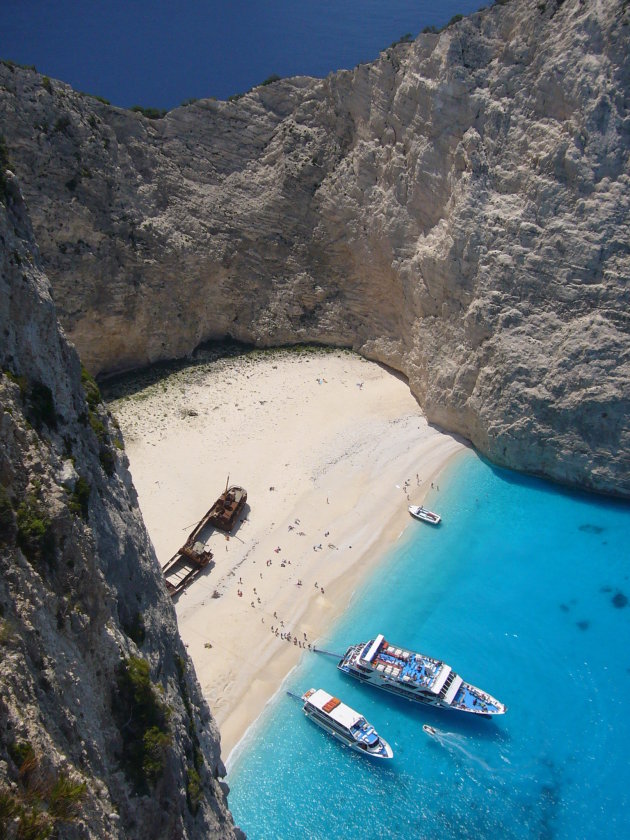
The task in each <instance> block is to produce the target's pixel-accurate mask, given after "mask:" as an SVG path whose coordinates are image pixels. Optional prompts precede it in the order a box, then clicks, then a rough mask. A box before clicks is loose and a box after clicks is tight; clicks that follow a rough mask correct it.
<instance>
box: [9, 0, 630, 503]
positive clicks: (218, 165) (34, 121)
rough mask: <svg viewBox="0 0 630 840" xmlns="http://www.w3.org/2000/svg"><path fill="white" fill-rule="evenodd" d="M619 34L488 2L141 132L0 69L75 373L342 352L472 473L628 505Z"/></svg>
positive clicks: (577, 8) (598, 11) (621, 27)
mask: <svg viewBox="0 0 630 840" xmlns="http://www.w3.org/2000/svg"><path fill="white" fill-rule="evenodd" d="M629 36H630V8H629V7H628V4H627V3H624V2H620V1H618V0H565V2H562V3H561V2H558V0H548V2H546V3H539V2H536V0H518V2H517V0H512V2H507V3H504V4H501V5H496V6H494V7H493V8H491V9H488V10H486V11H483V12H480V13H477V14H474V15H472V16H470V17H468V18H466V19H464V20H462V21H460V22H458V23H456V24H454V25H452V26H450V27H448V28H447V29H446V30H445V31H443V32H442V33H440V34H438V35H432V34H427V35H422V36H420V37H419V38H418V39H417V40H416V41H415V42H413V43H411V44H401V45H399V46H397V47H395V48H390V49H388V50H386V51H385V52H383V53H382V54H381V56H380V57H379V58H378V60H377V61H375V62H374V63H372V64H366V65H360V66H359V67H357V68H355V69H354V70H352V71H343V72H340V73H336V74H334V75H331V76H329V77H328V78H326V79H324V80H317V79H310V78H294V79H288V80H285V81H281V82H277V83H275V84H271V85H267V86H262V87H259V88H256V89H255V90H253V91H252V92H251V93H249V94H247V95H245V96H243V97H242V98H240V99H239V100H238V101H235V102H217V101H214V100H202V101H199V102H197V103H195V104H193V105H190V106H187V107H182V108H178V109H175V110H174V111H171V112H170V113H169V114H168V115H167V116H166V117H165V118H164V119H161V120H154V121H152V120H148V119H146V118H144V117H142V116H141V115H139V114H134V113H130V112H128V111H124V110H122V109H118V108H113V107H108V106H107V105H104V104H102V103H100V102H98V101H97V100H95V99H94V98H91V97H89V96H86V95H82V94H78V93H76V92H74V91H72V90H71V89H70V88H69V87H68V86H66V85H64V84H62V83H60V82H56V81H53V82H51V83H50V84H44V82H43V80H42V77H41V76H38V75H37V74H36V73H32V72H27V71H20V70H17V69H14V70H11V69H10V68H8V67H0V84H1V85H2V87H0V121H1V124H2V128H1V131H2V132H3V133H4V134H5V136H6V139H7V145H8V147H9V151H10V154H11V158H12V160H13V162H14V166H15V169H16V171H17V172H18V174H19V176H20V178H21V179H22V181H23V183H24V189H25V193H26V196H27V200H28V203H29V207H30V211H31V214H32V217H33V223H34V227H35V231H36V236H37V239H38V243H39V246H40V249H41V253H42V259H43V262H44V265H45V267H46V270H47V272H48V274H49V276H50V278H51V282H52V284H53V288H54V297H55V300H56V302H57V305H58V308H59V313H60V317H61V320H62V322H63V324H64V326H65V329H66V330H67V332H68V334H69V336H70V337H71V339H72V340H73V341H74V342H75V343H76V345H77V347H78V349H79V352H80V354H81V357H82V359H83V360H84V362H85V364H86V365H87V366H88V367H89V368H90V369H91V370H92V371H93V372H95V373H98V372H107V371H113V370H118V369H123V368H129V367H134V366H140V365H144V364H147V363H150V362H152V361H155V360H157V359H163V358H169V357H174V356H181V355H185V354H187V353H189V352H190V351H192V349H193V348H194V347H195V346H196V345H197V344H198V343H200V342H201V341H204V340H207V339H211V338H222V337H225V336H232V337H235V338H237V339H241V340H243V341H247V342H252V343H254V344H257V345H260V346H270V345H276V344H281V343H287V342H296V341H316V342H324V343H332V344H338V345H344V346H351V347H353V348H355V349H357V350H358V351H359V352H361V353H363V354H364V355H366V356H367V357H369V358H372V359H377V360H379V361H382V362H384V363H386V364H388V365H391V366H392V367H394V368H396V369H397V370H400V371H402V372H403V373H404V374H405V375H406V376H407V377H408V378H409V383H410V387H411V389H412V391H413V393H414V394H415V395H416V396H417V398H418V400H419V401H420V403H421V405H422V407H423V409H424V410H425V412H426V414H427V416H428V418H429V419H430V420H431V421H433V422H435V423H437V424H440V425H442V426H444V427H446V428H448V429H451V430H454V431H457V432H460V433H462V434H463V435H465V436H466V437H468V438H470V439H471V440H472V441H473V443H474V444H475V445H476V446H477V447H478V448H479V449H480V450H481V451H482V452H484V453H486V454H488V455H489V456H490V458H492V459H493V460H494V461H496V462H498V463H501V464H507V465H510V466H513V467H516V468H518V469H522V470H527V471H531V472H537V473H541V474H543V475H547V476H549V477H552V478H554V479H557V480H559V481H562V482H566V483H569V484H578V485H582V486H585V487H590V488H593V489H597V490H600V491H603V492H611V493H619V494H623V495H628V494H630V463H629V459H628V455H627V453H628V451H630V434H629V431H628V420H627V418H628V416H629V413H630V412H629V409H630V393H629V391H630V385H629V383H630V362H629V358H628V357H629V341H628V314H627V313H628V277H629V275H630V270H629V269H630V256H629V248H628V242H629V241H630V236H629V230H628V218H629V217H630V213H629V197H630V190H629V172H630V167H629V166H628V149H629V141H630V115H629V113H628V90H630V73H629V68H628V53H629V50H628V47H629V45H630V37H629Z"/></svg>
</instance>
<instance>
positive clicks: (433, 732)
mask: <svg viewBox="0 0 630 840" xmlns="http://www.w3.org/2000/svg"><path fill="white" fill-rule="evenodd" d="M422 731H423V732H426V733H427V735H431V737H432V738H435V736H436V735H437V730H436V729H435V727H433V726H429V724H428V723H423V724H422Z"/></svg>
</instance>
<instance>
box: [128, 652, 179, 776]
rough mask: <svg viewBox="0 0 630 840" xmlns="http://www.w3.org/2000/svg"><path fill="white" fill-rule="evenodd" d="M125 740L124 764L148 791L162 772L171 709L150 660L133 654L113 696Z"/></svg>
mask: <svg viewBox="0 0 630 840" xmlns="http://www.w3.org/2000/svg"><path fill="white" fill-rule="evenodd" d="M113 709H114V713H115V715H116V718H117V721H118V724H119V727H120V732H121V735H122V742H123V755H122V760H123V767H124V769H125V772H126V774H127V776H128V777H129V779H130V780H131V781H132V782H133V783H134V784H135V785H136V787H137V789H138V790H145V789H146V788H147V786H148V785H151V784H153V783H154V782H156V781H157V779H158V778H159V777H160V775H161V774H162V772H163V770H164V767H165V766H166V755H167V752H168V748H169V746H170V744H171V740H172V736H171V733H170V731H169V723H168V722H169V719H170V716H171V710H170V709H169V707H168V706H167V704H166V703H165V702H164V701H163V700H162V698H161V696H160V689H159V688H158V686H156V685H155V684H154V683H153V682H151V677H150V672H149V663H148V662H147V661H146V660H145V659H143V658H142V657H139V656H131V657H129V658H128V659H126V660H124V662H123V663H122V665H121V667H120V670H119V674H118V680H117V691H116V695H115V697H114V698H113Z"/></svg>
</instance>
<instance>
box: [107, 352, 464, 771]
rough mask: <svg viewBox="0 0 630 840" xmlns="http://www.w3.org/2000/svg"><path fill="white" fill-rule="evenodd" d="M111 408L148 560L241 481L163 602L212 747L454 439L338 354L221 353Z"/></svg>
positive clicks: (397, 519) (403, 394) (373, 368)
mask: <svg viewBox="0 0 630 840" xmlns="http://www.w3.org/2000/svg"><path fill="white" fill-rule="evenodd" d="M111 408H112V411H113V413H114V415H115V416H116V418H117V420H118V422H119V423H120V426H121V429H122V431H123V434H124V436H125V444H126V450H127V454H128V456H129V460H130V464H131V472H132V475H133V480H134V483H135V486H136V488H137V491H138V495H139V500H140V506H141V509H142V512H143V515H144V519H145V522H146V525H147V528H148V530H149V534H150V535H151V538H152V540H153V543H154V545H155V549H156V552H157V555H158V559H159V561H160V563H161V564H164V563H165V562H166V561H167V560H168V559H169V558H170V557H171V556H172V555H173V554H174V553H175V552H176V551H177V549H178V548H179V547H180V546H181V545H182V544H183V543H184V542H185V540H186V537H187V535H188V533H189V532H190V531H191V530H192V528H193V527H194V525H195V524H196V523H197V522H198V520H199V519H201V517H202V516H203V514H204V513H205V512H206V511H207V510H208V508H209V507H210V506H211V505H212V503H213V502H214V500H215V499H216V498H217V497H218V496H219V495H220V493H221V492H222V491H223V490H224V488H225V485H226V480H227V478H228V476H229V482H230V484H238V485H241V486H243V487H245V488H246V490H247V493H248V504H247V506H246V508H245V510H244V512H243V519H242V521H241V523H240V524H239V525H238V526H237V529H236V530H235V532H234V533H233V535H232V536H231V537H230V538H229V539H228V538H226V537H225V536H224V535H222V534H219V533H218V532H217V533H215V534H214V535H213V536H212V537H211V541H210V545H211V548H212V550H213V552H214V562H215V565H214V567H212V568H208V569H206V570H205V571H204V573H202V575H201V576H200V577H199V578H198V579H197V580H196V581H194V582H193V583H192V584H191V586H190V587H189V588H188V589H187V590H186V591H185V592H184V593H183V594H182V595H181V596H179V598H178V599H177V601H176V610H177V616H178V621H179V628H180V632H181V635H182V638H183V640H184V642H185V644H186V645H187V648H188V652H189V653H190V656H191V657H192V659H193V662H194V664H195V668H196V670H197V675H198V677H199V681H200V683H201V687H202V689H203V692H204V695H205V697H206V699H207V700H208V703H209V705H210V708H211V709H212V712H213V714H214V715H215V717H216V719H217V722H218V724H219V728H220V731H221V738H222V752H223V755H224V756H227V755H229V753H230V752H231V750H232V749H233V748H234V746H235V745H236V744H237V743H238V741H239V740H240V738H241V737H242V736H243V735H244V733H245V731H246V730H247V728H248V727H249V726H250V724H251V723H252V722H253V721H254V720H255V719H256V718H257V717H258V715H259V714H260V712H261V711H262V709H263V708H264V706H265V704H266V702H267V701H268V700H269V698H270V697H271V696H272V695H273V694H274V693H275V692H276V691H277V689H278V687H279V686H280V684H281V682H282V679H283V677H284V676H285V675H286V674H287V673H288V671H289V670H290V669H291V668H292V667H293V666H294V665H295V664H296V662H297V661H298V659H299V657H300V656H301V655H303V654H304V651H305V650H306V651H307V655H308V645H309V644H311V645H312V644H313V643H315V642H316V640H317V639H318V637H325V636H326V635H327V630H328V628H329V626H330V624H331V622H333V621H334V620H335V618H336V617H337V616H338V615H339V614H340V613H342V612H343V610H344V609H345V608H346V606H347V605H348V603H349V600H350V598H351V596H352V593H353V591H354V589H355V588H356V586H357V583H358V581H359V580H360V579H362V578H364V576H365V575H366V574H368V573H369V570H370V569H371V568H372V567H373V565H374V564H375V563H376V562H378V559H379V558H380V557H382V555H383V554H384V553H385V551H387V549H388V548H390V547H391V545H392V543H393V542H394V541H395V540H396V538H397V537H398V536H399V534H400V533H401V531H402V530H403V528H404V527H405V526H406V525H407V524H408V523H409V514H408V512H407V505H408V503H409V501H411V502H412V503H419V502H420V501H422V499H423V498H424V496H425V494H426V492H427V489H429V488H430V486H431V482H435V479H436V476H437V474H438V473H439V471H440V470H441V469H442V468H443V466H444V465H445V463H446V462H447V461H448V460H449V459H450V458H451V457H452V456H453V455H454V454H455V453H457V452H459V451H460V450H461V449H462V448H463V444H462V443H461V442H459V441H457V440H455V439H454V438H453V437H451V436H450V435H446V434H442V433H440V432H438V431H436V430H435V429H432V428H430V427H429V426H428V425H427V423H426V421H425V419H424V417H423V415H422V412H421V410H420V408H419V407H418V405H417V403H416V401H415V399H414V398H413V397H412V395H411V393H410V392H409V388H408V386H407V384H406V383H405V382H404V381H403V380H402V378H400V377H398V376H396V375H394V374H393V373H391V372H390V371H387V370H386V369H385V368H383V367H381V366H380V365H377V364H374V363H371V362H367V361H365V360H364V359H361V358H360V357H358V356H356V355H354V354H351V353H349V352H344V351H335V352H323V351H322V352H320V351H313V352H308V353H305V352H296V351H274V352H271V351H270V352H265V353H256V354H253V355H251V356H250V355H247V356H241V357H237V358H233V359H224V360H220V361H218V362H215V363H213V364H212V365H209V366H207V367H204V368H192V369H187V370H184V371H179V372H178V373H175V374H171V375H170V376H169V377H167V378H166V379H164V380H163V381H162V382H159V383H158V384H156V385H152V386H150V387H149V388H147V389H145V390H143V391H140V392H138V393H137V394H136V395H135V396H132V397H127V398H124V399H121V400H117V401H115V402H114V403H112V404H111ZM438 483H439V482H438ZM408 499H409V501H408ZM436 507H437V505H436ZM438 509H439V508H438ZM417 527H428V526H424V525H421V524H420V523H418V525H417ZM239 592H241V593H242V595H239V594H238V593H239ZM276 632H277V634H278V635H276ZM289 632H290V633H291V640H290V641H287V640H286V639H282V638H281V634H286V633H289ZM296 641H297V643H296Z"/></svg>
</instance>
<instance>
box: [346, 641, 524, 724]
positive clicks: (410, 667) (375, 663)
mask: <svg viewBox="0 0 630 840" xmlns="http://www.w3.org/2000/svg"><path fill="white" fill-rule="evenodd" d="M337 667H338V668H339V670H340V671H343V672H344V673H346V674H350V676H352V677H355V678H356V679H358V680H360V681H361V682H363V683H366V685H373V686H375V687H376V688H382V689H384V690H385V691H391V692H392V694H398V695H399V696H400V697H406V698H407V699H408V700H413V701H415V702H417V703H427V704H428V705H429V706H437V707H439V708H441V709H457V710H458V711H460V712H470V713H472V714H476V715H486V716H488V715H502V714H505V712H506V711H507V707H506V706H504V705H503V703H500V702H499V701H498V700H496V699H495V698H494V697H492V696H491V695H490V694H487V693H486V692H485V691H482V690H481V689H479V688H476V687H475V686H474V685H470V684H469V683H465V682H464V681H463V679H462V678H461V677H460V676H458V675H457V674H456V673H455V671H453V669H452V668H451V666H450V665H446V663H444V662H441V661H440V660H439V659H432V658H431V657H429V656H424V655H423V654H421V653H414V652H413V651H410V650H405V649H404V648H400V647H396V645H392V644H390V643H389V642H387V641H386V640H385V638H384V637H383V636H382V635H379V636H377V637H376V638H375V639H371V640H370V641H369V642H361V643H360V644H358V645H352V647H349V648H348V650H347V651H346V653H345V654H344V656H343V657H342V658H341V660H340V661H339V663H338V665H337Z"/></svg>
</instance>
